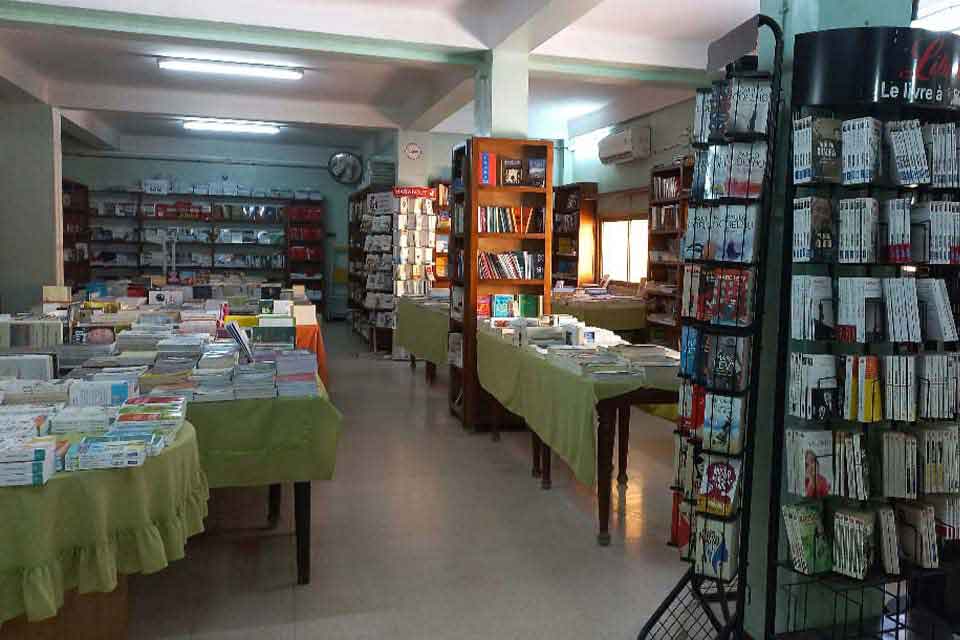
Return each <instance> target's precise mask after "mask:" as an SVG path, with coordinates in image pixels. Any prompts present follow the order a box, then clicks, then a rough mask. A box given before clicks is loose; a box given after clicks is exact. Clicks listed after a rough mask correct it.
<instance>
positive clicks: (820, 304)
mask: <svg viewBox="0 0 960 640" xmlns="http://www.w3.org/2000/svg"><path fill="white" fill-rule="evenodd" d="M790 307H791V313H790V337H791V338H792V339H793V340H831V339H833V330H834V327H835V325H836V319H835V317H834V310H833V280H832V279H831V278H830V276H807V275H794V276H793V279H792V280H791V291H790Z"/></svg>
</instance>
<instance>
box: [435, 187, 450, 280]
mask: <svg viewBox="0 0 960 640" xmlns="http://www.w3.org/2000/svg"><path fill="white" fill-rule="evenodd" d="M430 186H431V187H432V188H433V189H434V190H435V193H436V198H435V199H434V201H433V213H434V214H435V215H436V216H437V241H436V245H435V246H434V251H433V268H434V274H435V275H436V280H435V281H434V283H433V287H434V288H436V289H446V288H447V287H449V286H450V251H449V248H450V233H451V231H452V227H451V221H450V220H451V219H450V212H451V204H452V203H451V196H450V194H451V190H450V183H449V182H447V181H442V180H440V181H435V182H432V183H431V184H430Z"/></svg>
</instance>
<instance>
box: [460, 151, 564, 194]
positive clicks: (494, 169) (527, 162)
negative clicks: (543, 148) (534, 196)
mask: <svg viewBox="0 0 960 640" xmlns="http://www.w3.org/2000/svg"><path fill="white" fill-rule="evenodd" d="M546 169H547V160H546V158H522V159H521V158H499V157H498V156H497V154H496V153H493V152H488V151H482V152H480V163H479V166H477V168H476V170H477V183H478V184H481V185H484V186H489V187H496V186H498V185H499V186H506V187H509V186H522V185H527V186H531V187H541V188H542V187H543V186H544V184H545V176H546Z"/></svg>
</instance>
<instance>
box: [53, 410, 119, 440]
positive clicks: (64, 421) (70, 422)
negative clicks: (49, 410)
mask: <svg viewBox="0 0 960 640" xmlns="http://www.w3.org/2000/svg"><path fill="white" fill-rule="evenodd" d="M116 411H117V410H116V409H114V408H111V407H81V406H71V405H68V406H66V407H64V408H62V409H60V410H59V411H57V412H56V413H55V414H53V415H52V416H50V418H49V422H50V433H58V434H59V433H102V432H104V431H106V430H107V429H109V428H110V423H111V421H112V420H113V418H114V416H116Z"/></svg>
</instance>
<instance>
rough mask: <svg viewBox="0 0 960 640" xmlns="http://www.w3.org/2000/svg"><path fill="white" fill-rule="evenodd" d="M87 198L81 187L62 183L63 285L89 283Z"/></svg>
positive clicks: (64, 181) (88, 216) (86, 192)
mask: <svg viewBox="0 0 960 640" xmlns="http://www.w3.org/2000/svg"><path fill="white" fill-rule="evenodd" d="M89 251H90V195H89V190H88V189H87V187H86V186H85V185H82V184H80V183H79V182H74V181H73V180H67V179H64V180H63V283H64V284H65V285H67V286H74V287H76V286H79V285H82V284H85V283H87V282H89V281H90V254H89Z"/></svg>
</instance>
